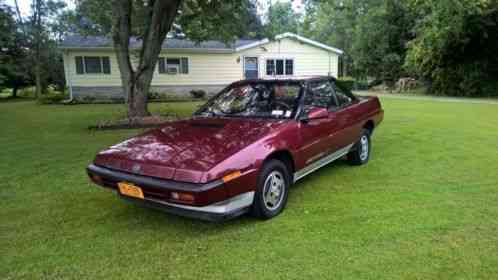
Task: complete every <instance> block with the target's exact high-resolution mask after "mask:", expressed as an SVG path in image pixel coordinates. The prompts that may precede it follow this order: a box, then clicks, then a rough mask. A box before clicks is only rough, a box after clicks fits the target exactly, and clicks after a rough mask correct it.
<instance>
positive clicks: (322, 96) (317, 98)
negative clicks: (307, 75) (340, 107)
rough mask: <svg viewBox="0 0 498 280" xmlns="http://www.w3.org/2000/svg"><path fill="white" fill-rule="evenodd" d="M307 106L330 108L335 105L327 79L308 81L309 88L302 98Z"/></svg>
mask: <svg viewBox="0 0 498 280" xmlns="http://www.w3.org/2000/svg"><path fill="white" fill-rule="evenodd" d="M304 105H305V106H308V107H321V108H330V107H335V106H336V104H335V100H334V89H333V87H332V85H331V84H330V82H329V81H319V82H313V83H310V90H309V91H308V93H307V94H306V97H305V99H304Z"/></svg>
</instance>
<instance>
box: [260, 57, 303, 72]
mask: <svg viewBox="0 0 498 280" xmlns="http://www.w3.org/2000/svg"><path fill="white" fill-rule="evenodd" d="M264 60H265V69H264V70H265V76H267V77H291V76H295V75H296V59H295V58H294V57H265V59H264ZM268 60H273V61H274V62H273V64H274V70H275V71H274V72H275V73H276V72H277V62H276V60H283V61H284V74H283V75H277V74H274V75H268V72H267V67H266V64H267V62H268ZM286 60H292V75H289V74H287V70H286V69H285V61H286Z"/></svg>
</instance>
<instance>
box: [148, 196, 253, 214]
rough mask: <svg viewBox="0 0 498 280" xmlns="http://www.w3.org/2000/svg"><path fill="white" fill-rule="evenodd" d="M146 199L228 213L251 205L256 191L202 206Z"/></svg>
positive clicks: (203, 210) (173, 205) (188, 208)
mask: <svg viewBox="0 0 498 280" xmlns="http://www.w3.org/2000/svg"><path fill="white" fill-rule="evenodd" d="M145 200H146V201H147V200H149V201H153V202H155V203H159V204H163V205H167V206H172V207H176V208H181V209H185V210H191V211H197V212H204V213H210V214H228V213H232V212H235V211H237V210H241V209H244V208H247V207H249V206H251V205H252V202H253V201H254V192H246V193H242V194H239V195H236V196H234V197H231V198H229V199H227V200H224V201H220V202H216V203H213V204H211V205H206V206H200V207H199V206H189V205H183V204H176V203H170V202H164V201H161V200H157V199H151V198H146V199H145Z"/></svg>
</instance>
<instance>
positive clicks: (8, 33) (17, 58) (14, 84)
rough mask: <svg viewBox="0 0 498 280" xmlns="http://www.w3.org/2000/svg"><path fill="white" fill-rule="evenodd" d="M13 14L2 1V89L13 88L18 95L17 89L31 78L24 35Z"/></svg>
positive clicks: (0, 65)
mask: <svg viewBox="0 0 498 280" xmlns="http://www.w3.org/2000/svg"><path fill="white" fill-rule="evenodd" d="M13 14H14V13H13V11H12V9H11V8H10V7H9V6H6V5H5V4H4V3H3V2H2V1H0V46H1V49H0V89H1V88H5V87H7V88H12V96H13V97H16V96H17V90H18V89H19V88H22V87H24V86H27V85H28V84H29V83H30V82H31V80H30V76H29V72H28V69H29V68H28V64H27V52H26V49H25V48H24V46H23V43H24V41H23V36H22V34H21V32H20V30H19V29H18V26H17V24H16V20H15V19H14V18H13V16H12V15H13Z"/></svg>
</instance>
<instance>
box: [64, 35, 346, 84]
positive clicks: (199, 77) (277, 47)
mask: <svg viewBox="0 0 498 280" xmlns="http://www.w3.org/2000/svg"><path fill="white" fill-rule="evenodd" d="M76 56H108V57H109V58H110V63H111V74H83V75H79V74H76V65H75V57H76ZM161 56H164V57H166V56H170V57H188V58H189V73H188V74H177V75H167V74H159V73H158V71H157V67H156V70H155V74H154V78H153V80H152V85H154V86H160V85H222V84H228V83H231V82H233V81H236V80H240V79H243V69H242V68H243V57H244V56H258V58H259V75H260V77H264V76H265V74H266V66H265V63H266V58H279V57H281V58H293V59H294V75H328V74H329V71H330V74H331V75H333V76H337V70H338V66H337V65H338V56H337V54H335V53H331V52H328V51H325V50H323V49H321V48H317V47H314V46H311V45H308V44H304V43H300V42H298V41H296V40H293V39H283V40H281V41H276V42H271V43H268V44H266V45H264V46H262V47H255V48H252V49H248V50H244V51H241V52H239V53H233V54H214V53H210V54H198V53H179V52H175V53H166V52H163V53H162V54H161ZM64 66H65V67H66V69H65V73H66V77H67V78H68V80H70V81H71V85H72V86H78V87H85V86H87V87H96V86H97V87H98V86H120V85H121V80H120V76H119V67H118V63H117V61H116V56H115V55H114V52H113V51H112V50H108V51H107V50H106V51H90V50H87V51H67V52H66V53H65V55H64Z"/></svg>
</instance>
